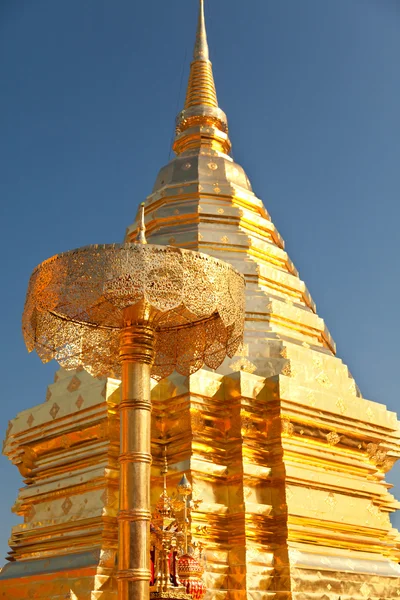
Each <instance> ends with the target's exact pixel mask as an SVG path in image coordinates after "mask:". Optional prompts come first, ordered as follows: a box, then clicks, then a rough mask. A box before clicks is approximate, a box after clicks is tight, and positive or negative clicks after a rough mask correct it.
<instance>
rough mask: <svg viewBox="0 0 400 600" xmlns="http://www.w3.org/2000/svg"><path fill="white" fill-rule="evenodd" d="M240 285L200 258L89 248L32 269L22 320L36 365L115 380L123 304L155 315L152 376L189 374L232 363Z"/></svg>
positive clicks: (164, 249) (178, 252)
mask: <svg viewBox="0 0 400 600" xmlns="http://www.w3.org/2000/svg"><path fill="white" fill-rule="evenodd" d="M243 289H244V280H243V277H242V276H241V275H239V274H238V273H237V272H236V271H235V270H234V269H233V268H232V267H231V266H229V265H227V264H226V263H223V262H222V261H219V260H216V259H214V258H211V257H209V256H206V255H204V254H200V253H194V252H190V251H187V250H182V249H180V248H172V247H170V246H153V245H143V244H123V245H116V244H115V245H103V246H87V247H84V248H80V249H78V250H72V251H70V252H65V253H63V254H58V255H56V256H54V257H52V258H49V259H48V260H46V261H45V262H43V263H42V264H41V265H39V267H37V268H36V269H35V271H34V272H33V274H32V276H31V279H30V282H29V289H28V294H27V300H26V304H25V310H24V315H23V334H24V338H25V342H26V345H27V347H28V350H29V351H32V350H34V349H36V351H37V353H38V354H39V356H40V358H41V359H42V361H43V362H48V361H49V360H51V359H52V358H55V359H56V360H57V361H58V362H59V363H60V364H61V365H62V366H63V367H65V368H67V369H74V368H77V367H80V366H83V367H84V368H85V369H86V370H87V371H88V372H89V373H91V374H92V375H94V376H98V375H110V374H111V375H114V376H116V377H120V374H121V371H120V363H119V357H118V347H119V335H120V330H121V328H122V327H123V326H124V325H126V322H124V311H125V309H126V308H127V307H129V306H132V305H135V304H137V303H138V302H140V301H142V300H144V301H145V302H146V303H147V304H148V305H150V306H151V308H152V309H153V311H154V318H153V326H154V329H155V331H156V352H155V360H154V364H153V366H152V376H153V377H154V378H155V379H161V378H163V377H166V376H167V375H169V374H170V373H171V372H172V371H174V370H175V369H176V370H177V371H178V372H179V373H181V374H184V375H188V374H191V373H193V372H195V371H196V370H198V369H199V368H201V367H202V366H203V364H205V365H207V366H208V367H210V368H213V369H215V368H217V367H218V366H219V365H220V364H221V363H222V361H223V360H224V358H225V356H226V355H228V356H230V357H232V356H233V355H234V354H235V352H236V350H237V348H238V346H239V344H240V342H241V341H242V335H243V316H244V296H243Z"/></svg>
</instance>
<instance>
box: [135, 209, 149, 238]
mask: <svg viewBox="0 0 400 600" xmlns="http://www.w3.org/2000/svg"><path fill="white" fill-rule="evenodd" d="M139 214H140V217H139V227H138V233H137V236H136V240H135V244H147V240H146V227H145V224H144V202H142V203H141V205H140V206H139Z"/></svg>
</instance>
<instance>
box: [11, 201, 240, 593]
mask: <svg viewBox="0 0 400 600" xmlns="http://www.w3.org/2000/svg"><path fill="white" fill-rule="evenodd" d="M143 210H144V209H143V208H142V217H141V227H140V228H139V229H140V230H139V235H138V239H137V243H136V244H122V245H103V246H87V247H84V248H79V249H78V250H72V251H70V252H65V253H63V254H58V255H56V256H53V257H52V258H49V259H48V260H46V261H44V262H43V263H42V264H41V265H39V266H38V267H37V268H36V269H35V270H34V272H33V274H32V276H31V279H30V282H29V288H28V292H27V298H26V304H25V310H24V315H23V334H24V339H25V342H26V345H27V347H28V350H29V351H32V350H34V349H35V350H36V351H37V353H38V354H39V356H40V358H41V359H42V361H43V362H47V361H49V360H51V359H52V358H55V359H56V360H57V361H58V362H59V363H60V365H61V366H63V367H65V368H66V369H74V368H78V367H84V368H85V369H86V370H87V371H89V373H91V374H92V375H94V376H97V375H115V376H117V377H121V379H122V395H121V403H120V416H121V425H120V427H121V433H120V435H121V442H120V456H119V461H120V465H121V467H120V468H121V472H120V511H119V551H118V579H119V596H120V598H122V599H123V600H126V599H128V598H129V600H131V599H133V598H135V600H144V599H147V598H148V595H149V580H150V571H149V520H150V463H151V444H150V426H151V403H150V377H154V378H156V379H161V378H163V377H166V376H167V375H169V374H170V373H172V371H174V370H177V371H178V372H179V373H181V374H184V375H189V374H191V373H194V372H195V371H196V370H198V369H200V368H201V367H202V366H203V365H207V366H208V367H211V368H213V369H215V368H217V367H218V366H219V365H220V364H221V362H222V361H223V360H224V358H225V356H226V355H228V356H233V355H234V354H235V352H236V350H237V348H238V346H239V344H240V342H241V341H242V336H243V321H244V280H243V277H242V276H241V275H240V274H239V273H237V272H236V271H235V270H234V269H233V268H232V267H231V266H229V265H227V264H225V263H224V262H222V261H219V260H216V259H214V258H211V257H209V256H207V255H205V254H200V253H195V252H191V251H188V250H181V249H179V248H172V247H169V246H153V245H148V244H147V243H146V239H145V235H144V223H143Z"/></svg>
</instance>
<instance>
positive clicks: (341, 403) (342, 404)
mask: <svg viewBox="0 0 400 600" xmlns="http://www.w3.org/2000/svg"><path fill="white" fill-rule="evenodd" d="M336 406H337V407H338V409H339V412H340V414H341V415H344V413H345V412H346V410H347V406H346V404H345V402H344V400H343V398H338V399H337V400H336Z"/></svg>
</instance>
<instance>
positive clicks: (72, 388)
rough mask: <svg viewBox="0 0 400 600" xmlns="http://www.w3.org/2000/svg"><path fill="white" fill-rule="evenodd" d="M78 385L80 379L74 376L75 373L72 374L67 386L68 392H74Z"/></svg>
mask: <svg viewBox="0 0 400 600" xmlns="http://www.w3.org/2000/svg"><path fill="white" fill-rule="evenodd" d="M80 385H81V380H80V379H79V377H76V375H74V376H73V378H72V379H71V381H70V382H69V384H68V386H67V390H68V391H69V392H76V390H77V389H78V388H79V387H80Z"/></svg>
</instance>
